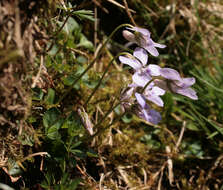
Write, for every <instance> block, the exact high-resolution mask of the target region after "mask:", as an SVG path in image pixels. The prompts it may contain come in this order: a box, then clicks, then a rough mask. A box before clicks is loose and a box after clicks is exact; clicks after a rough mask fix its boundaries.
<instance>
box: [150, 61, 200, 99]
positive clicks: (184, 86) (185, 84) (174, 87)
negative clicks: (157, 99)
mask: <svg viewBox="0 0 223 190" xmlns="http://www.w3.org/2000/svg"><path fill="white" fill-rule="evenodd" d="M148 69H149V72H150V75H151V76H159V75H160V76H161V77H163V78H164V79H166V80H160V79H156V80H154V83H155V85H157V86H158V87H160V88H162V89H163V90H168V91H171V92H174V93H177V94H181V95H183V96H187V97H189V98H191V99H193V100H197V99H198V97H197V95H196V92H195V91H194V90H193V89H192V88H190V86H192V85H193V84H194V83H195V78H194V77H189V78H181V77H180V74H179V73H178V72H177V71H176V70H174V69H171V68H161V67H159V66H157V65H156V66H155V67H154V65H149V66H148Z"/></svg>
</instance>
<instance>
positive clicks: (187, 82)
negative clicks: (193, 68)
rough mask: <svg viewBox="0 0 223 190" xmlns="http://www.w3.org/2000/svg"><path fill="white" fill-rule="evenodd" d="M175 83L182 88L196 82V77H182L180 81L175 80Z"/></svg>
mask: <svg viewBox="0 0 223 190" xmlns="http://www.w3.org/2000/svg"><path fill="white" fill-rule="evenodd" d="M174 83H175V84H176V85H177V86H179V87H181V88H188V87H190V86H192V85H193V84H194V83H195V78H194V77H191V78H182V79H181V80H180V81H174Z"/></svg>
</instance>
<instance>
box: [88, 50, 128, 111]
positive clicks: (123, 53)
mask: <svg viewBox="0 0 223 190" xmlns="http://www.w3.org/2000/svg"><path fill="white" fill-rule="evenodd" d="M126 54H128V53H126V52H122V53H119V54H118V55H116V56H115V57H113V58H112V60H111V61H110V62H109V64H108V66H107V67H106V69H105V71H104V73H103V75H102V77H101V78H100V81H99V82H98V84H97V86H96V87H95V88H94V90H93V92H92V93H91V95H90V96H89V97H88V99H87V101H86V102H85V104H84V107H86V106H87V104H88V103H89V101H90V100H91V98H92V96H93V95H94V94H95V92H96V91H97V89H98V88H99V86H100V85H101V82H102V80H103V78H104V76H105V74H106V73H107V72H108V69H109V67H110V66H111V64H112V63H113V61H114V60H115V59H117V58H118V57H119V56H120V55H126Z"/></svg>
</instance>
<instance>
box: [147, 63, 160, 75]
mask: <svg viewBox="0 0 223 190" xmlns="http://www.w3.org/2000/svg"><path fill="white" fill-rule="evenodd" d="M147 69H148V72H149V74H150V75H151V76H160V69H161V68H160V66H158V65H155V64H149V65H148V66H147Z"/></svg>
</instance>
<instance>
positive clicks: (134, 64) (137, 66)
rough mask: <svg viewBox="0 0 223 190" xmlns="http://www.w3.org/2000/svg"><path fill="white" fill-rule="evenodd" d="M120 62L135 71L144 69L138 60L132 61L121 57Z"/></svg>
mask: <svg viewBox="0 0 223 190" xmlns="http://www.w3.org/2000/svg"><path fill="white" fill-rule="evenodd" d="M119 60H120V62H122V63H123V64H126V65H129V66H130V67H132V68H133V69H135V70H138V69H140V68H141V67H142V65H141V63H140V62H138V61H137V60H134V59H130V58H127V57H125V56H119Z"/></svg>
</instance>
